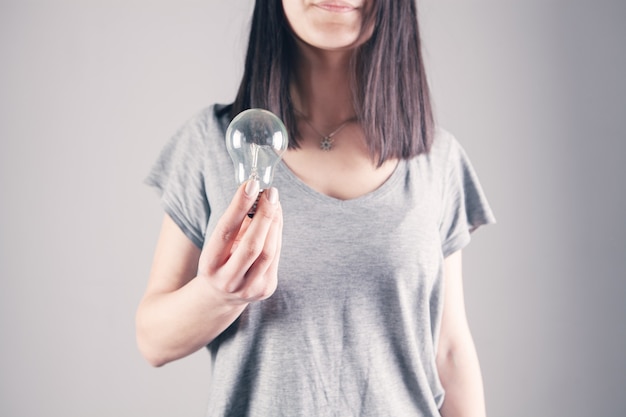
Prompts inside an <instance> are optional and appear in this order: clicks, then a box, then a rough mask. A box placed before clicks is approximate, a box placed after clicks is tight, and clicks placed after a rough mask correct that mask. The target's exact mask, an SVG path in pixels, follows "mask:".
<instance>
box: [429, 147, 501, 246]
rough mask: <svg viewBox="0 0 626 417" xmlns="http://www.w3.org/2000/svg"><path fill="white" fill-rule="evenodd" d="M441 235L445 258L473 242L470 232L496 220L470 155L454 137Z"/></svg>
mask: <svg viewBox="0 0 626 417" xmlns="http://www.w3.org/2000/svg"><path fill="white" fill-rule="evenodd" d="M443 190H444V193H443V210H442V218H441V224H440V234H441V241H442V250H443V255H444V257H446V256H448V255H451V254H452V253H454V252H456V251H457V250H459V249H462V248H463V247H465V246H466V245H467V244H468V243H469V242H470V233H471V232H473V231H474V230H476V229H477V228H478V227H480V226H482V225H486V224H491V223H495V217H494V215H493V212H492V210H491V207H490V206H489V203H488V202H487V199H486V197H485V194H484V192H483V189H482V187H481V185H480V182H479V181H478V176H477V175H476V171H475V170H474V168H473V167H472V164H471V162H470V160H469V158H468V157H467V154H466V153H465V151H464V150H463V148H462V147H461V145H460V144H459V143H458V142H457V141H456V139H454V138H451V142H450V147H449V153H448V159H447V162H446V171H445V177H444V186H443Z"/></svg>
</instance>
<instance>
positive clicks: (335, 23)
mask: <svg viewBox="0 0 626 417" xmlns="http://www.w3.org/2000/svg"><path fill="white" fill-rule="evenodd" d="M282 2H283V10H284V11H285V16H286V17H287V21H288V22H289V25H290V26H291V30H293V32H294V33H295V35H296V36H297V37H298V38H299V39H300V40H302V41H303V42H305V43H307V44H309V45H311V46H313V47H316V48H319V49H324V50H329V51H339V50H347V49H351V48H354V47H355V46H358V45H360V44H362V43H363V42H365V41H366V40H367V39H369V37H370V36H371V34H372V32H373V28H372V29H370V30H368V31H365V36H363V35H362V33H361V25H362V22H363V18H364V11H365V7H366V6H367V4H368V3H369V2H370V0H282Z"/></svg>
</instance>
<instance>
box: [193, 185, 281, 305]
mask: <svg viewBox="0 0 626 417" xmlns="http://www.w3.org/2000/svg"><path fill="white" fill-rule="evenodd" d="M258 195H259V183H258V181H248V182H247V183H246V184H244V185H243V186H242V187H240V189H239V190H238V192H237V194H236V195H235V197H234V198H233V200H232V202H231V204H230V206H229V207H228V209H227V210H226V212H225V213H224V215H223V216H222V217H221V218H220V220H219V222H218V224H217V226H216V227H215V230H214V231H213V233H212V235H211V237H210V239H209V240H208V242H207V243H206V244H205V246H204V248H203V249H202V254H201V255H200V262H199V265H198V278H202V279H206V280H207V281H208V282H209V283H210V284H211V286H212V287H213V288H214V289H215V290H216V291H217V292H218V293H219V294H221V295H222V296H223V297H224V300H226V301H228V302H232V303H249V302H252V301H258V300H263V299H266V298H268V297H269V296H271V295H272V294H273V293H274V291H275V290H276V285H277V271H278V261H279V258H280V249H281V242H282V239H281V237H282V228H283V217H282V210H281V206H280V203H279V201H278V190H277V189H276V188H270V189H268V190H265V191H263V192H262V193H261V194H260V196H259V202H258V205H257V208H256V213H255V215H254V217H252V218H249V217H248V215H247V213H248V211H249V210H250V207H251V206H252V205H253V203H254V201H255V200H256V199H257V196H258Z"/></svg>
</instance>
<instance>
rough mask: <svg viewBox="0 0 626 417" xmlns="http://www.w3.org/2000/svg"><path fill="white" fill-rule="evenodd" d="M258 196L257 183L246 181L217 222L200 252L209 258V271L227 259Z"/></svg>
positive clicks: (255, 181)
mask: <svg viewBox="0 0 626 417" xmlns="http://www.w3.org/2000/svg"><path fill="white" fill-rule="evenodd" d="M258 195H259V182H258V181H257V180H248V181H246V182H245V183H243V184H242V185H241V186H240V187H239V189H238V190H237V192H236V193H235V195H234V197H233V199H232V201H231V203H230V204H229V206H228V208H227V209H226V211H225V212H224V214H223V215H222V217H220V219H219V220H218V222H217V225H216V226H215V230H214V231H213V233H212V234H211V236H210V237H209V240H208V242H207V244H206V246H205V247H204V248H203V250H202V252H203V254H204V253H206V254H207V255H205V256H210V259H208V260H207V261H208V262H207V267H208V268H209V269H210V270H211V271H215V270H217V269H218V268H219V267H220V266H221V265H223V264H224V262H226V260H227V259H228V257H229V255H230V248H231V246H232V244H233V243H234V242H235V239H236V238H237V235H238V234H239V230H240V228H241V225H242V223H243V221H244V219H246V218H247V215H248V212H249V211H250V209H251V208H252V206H253V205H254V203H255V202H256V199H257V197H258Z"/></svg>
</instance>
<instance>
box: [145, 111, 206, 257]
mask: <svg viewBox="0 0 626 417" xmlns="http://www.w3.org/2000/svg"><path fill="white" fill-rule="evenodd" d="M205 118H206V112H205V113H201V114H199V115H198V116H196V117H195V118H193V119H191V120H190V121H188V122H187V123H186V124H185V125H184V126H183V127H182V128H181V129H180V130H179V131H178V132H177V133H176V134H175V135H174V136H173V137H172V138H171V139H170V140H169V141H168V142H167V144H166V145H165V147H164V148H163V150H162V151H161V154H160V155H159V157H158V159H157V161H156V162H155V163H154V165H153V167H152V169H151V171H150V173H149V175H148V177H147V178H146V180H145V183H146V184H147V185H150V186H153V187H155V188H156V189H157V191H158V192H159V195H160V197H161V205H162V206H163V209H164V210H165V212H166V213H167V214H168V215H169V216H170V217H171V218H172V220H173V221H174V222H175V223H176V224H177V225H178V227H180V229H181V230H182V231H183V233H184V234H185V235H186V236H187V237H188V238H189V239H190V240H191V241H192V242H193V244H194V245H196V246H197V247H199V248H202V245H203V242H204V235H205V233H206V226H207V223H208V220H209V215H210V213H211V209H210V207H209V202H208V199H207V195H206V190H205V181H204V171H205V170H204V165H205V161H206V154H207V149H206V141H205V138H206V120H205Z"/></svg>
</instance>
